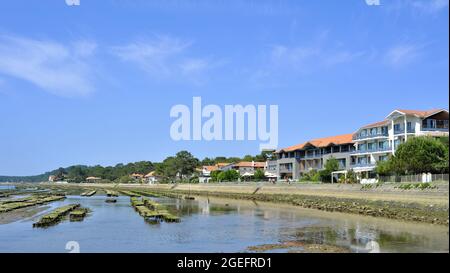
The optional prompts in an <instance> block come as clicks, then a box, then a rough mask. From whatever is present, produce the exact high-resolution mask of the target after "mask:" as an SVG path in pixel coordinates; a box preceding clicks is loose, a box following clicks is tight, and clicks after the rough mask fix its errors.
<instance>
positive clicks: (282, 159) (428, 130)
mask: <svg viewBox="0 0 450 273" xmlns="http://www.w3.org/2000/svg"><path fill="white" fill-rule="evenodd" d="M448 121H449V112H448V111H447V110H445V109H436V110H428V111H415V110H394V111H392V112H391V113H390V114H389V115H388V116H387V117H386V118H385V120H383V121H380V122H376V123H372V124H369V125H366V126H363V127H361V128H360V129H358V130H357V131H356V132H355V133H354V134H346V135H339V136H334V137H327V138H319V139H314V140H310V141H307V142H305V143H302V144H298V145H294V146H291V147H287V148H283V149H280V150H278V151H276V152H275V155H276V158H277V160H276V167H273V169H275V170H276V171H277V177H278V179H281V180H285V179H293V180H297V179H299V178H300V177H301V176H302V175H303V174H304V173H306V172H309V171H310V170H313V169H314V170H321V169H323V167H324V164H325V163H326V161H327V160H328V159H329V158H330V157H334V158H336V159H337V160H338V161H339V164H340V170H339V171H338V172H336V174H337V173H340V174H342V173H346V172H347V171H348V170H350V169H352V170H353V171H354V172H355V173H357V174H358V176H359V177H360V178H364V177H366V178H371V177H374V176H375V173H374V169H375V167H376V162H377V161H380V160H387V159H388V157H389V155H391V154H394V153H395V150H396V148H397V147H398V145H400V144H401V143H403V142H405V141H406V140H407V139H408V138H409V137H414V136H423V135H428V136H435V137H438V136H447V137H448V135H449V129H448ZM274 165H275V164H274V162H271V166H274Z"/></svg>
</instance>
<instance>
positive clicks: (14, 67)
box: [0, 35, 96, 97]
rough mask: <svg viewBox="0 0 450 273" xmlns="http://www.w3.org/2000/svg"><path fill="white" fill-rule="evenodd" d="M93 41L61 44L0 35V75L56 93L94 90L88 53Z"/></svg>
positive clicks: (79, 92) (63, 94) (70, 94)
mask: <svg viewBox="0 0 450 273" xmlns="http://www.w3.org/2000/svg"><path fill="white" fill-rule="evenodd" d="M95 47H96V45H95V43H92V42H86V41H78V42H76V43H74V44H72V45H65V44H62V43H57V42H53V41H47V40H36V39H30V38H24V37H18V36H5V35H4V36H1V35H0V74H4V75H7V76H10V77H14V78H18V79H21V80H25V81H28V82H30V83H32V84H34V85H36V86H38V87H39V88H41V89H42V90H44V91H47V92H50V93H52V94H55V95H59V96H67V97H73V96H84V95H87V94H89V93H91V92H92V91H94V84H93V80H92V71H91V67H90V64H89V61H88V59H87V58H86V57H87V56H88V55H91V54H93V52H94V50H95Z"/></svg>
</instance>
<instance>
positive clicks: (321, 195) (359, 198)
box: [35, 183, 449, 226]
mask: <svg viewBox="0 0 450 273" xmlns="http://www.w3.org/2000/svg"><path fill="white" fill-rule="evenodd" d="M35 185H40V186H45V187H58V188H59V187H62V188H67V187H84V188H99V189H102V188H103V189H104V188H115V189H119V190H122V189H125V190H130V189H131V190H143V191H148V192H154V193H169V194H180V195H192V196H206V197H208V196H211V197H220V198H227V199H235V200H250V201H260V202H271V203H283V204H288V205H293V206H297V207H303V208H310V209H317V210H323V211H329V212H343V213H351V214H358V215H365V216H373V217H380V218H387V219H396V220H405V221H412V222H422V223H430V224H437V225H447V226H448V224H449V214H448V200H449V195H448V183H439V184H437V189H433V190H399V189H397V188H395V186H396V185H394V184H393V185H383V186H380V187H377V188H374V189H364V190H363V189H362V185H358V184H357V185H339V184H304V185H302V184H293V185H271V184H267V185H266V184H264V185H263V186H262V187H261V184H256V183H251V184H228V185H226V184H225V185H224V184H220V185H217V184H157V185H140V184H116V185H114V184H85V183H83V184H51V183H41V184H35ZM257 187H261V188H260V190H259V191H257V192H256V193H254V194H253V192H254V191H255V189H256V188H257Z"/></svg>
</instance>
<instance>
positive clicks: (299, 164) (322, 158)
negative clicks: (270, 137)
mask: <svg viewBox="0 0 450 273" xmlns="http://www.w3.org/2000/svg"><path fill="white" fill-rule="evenodd" d="M352 137H353V135H352V134H345V135H338V136H333V137H326V138H318V139H313V140H310V141H307V142H305V143H302V144H299V145H295V146H291V147H288V148H285V149H281V150H279V151H277V152H276V156H277V165H278V166H277V177H278V179H279V180H298V179H299V178H300V177H301V176H302V175H303V174H305V173H307V172H310V171H311V170H321V169H323V168H324V165H325V164H326V162H327V160H328V159H330V158H331V157H333V158H336V159H337V160H338V161H339V167H340V169H342V170H345V169H348V168H349V163H350V153H351V152H352V151H354V149H355V148H354V142H353V139H352Z"/></svg>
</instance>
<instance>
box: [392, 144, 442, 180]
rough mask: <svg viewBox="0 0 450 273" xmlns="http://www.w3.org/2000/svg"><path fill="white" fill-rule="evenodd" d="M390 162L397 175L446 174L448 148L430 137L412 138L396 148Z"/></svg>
mask: <svg viewBox="0 0 450 273" xmlns="http://www.w3.org/2000/svg"><path fill="white" fill-rule="evenodd" d="M390 160H391V162H390V164H391V166H392V169H393V171H394V172H395V173H397V174H399V175H402V174H419V173H428V172H430V173H437V172H438V173H439V172H447V171H448V148H447V147H446V146H445V145H444V144H443V143H442V141H440V140H437V139H435V138H432V137H426V136H424V137H412V138H409V139H408V141H406V142H405V143H402V144H400V145H399V146H398V148H397V151H396V152H395V155H394V156H393V157H391V159H390Z"/></svg>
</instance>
